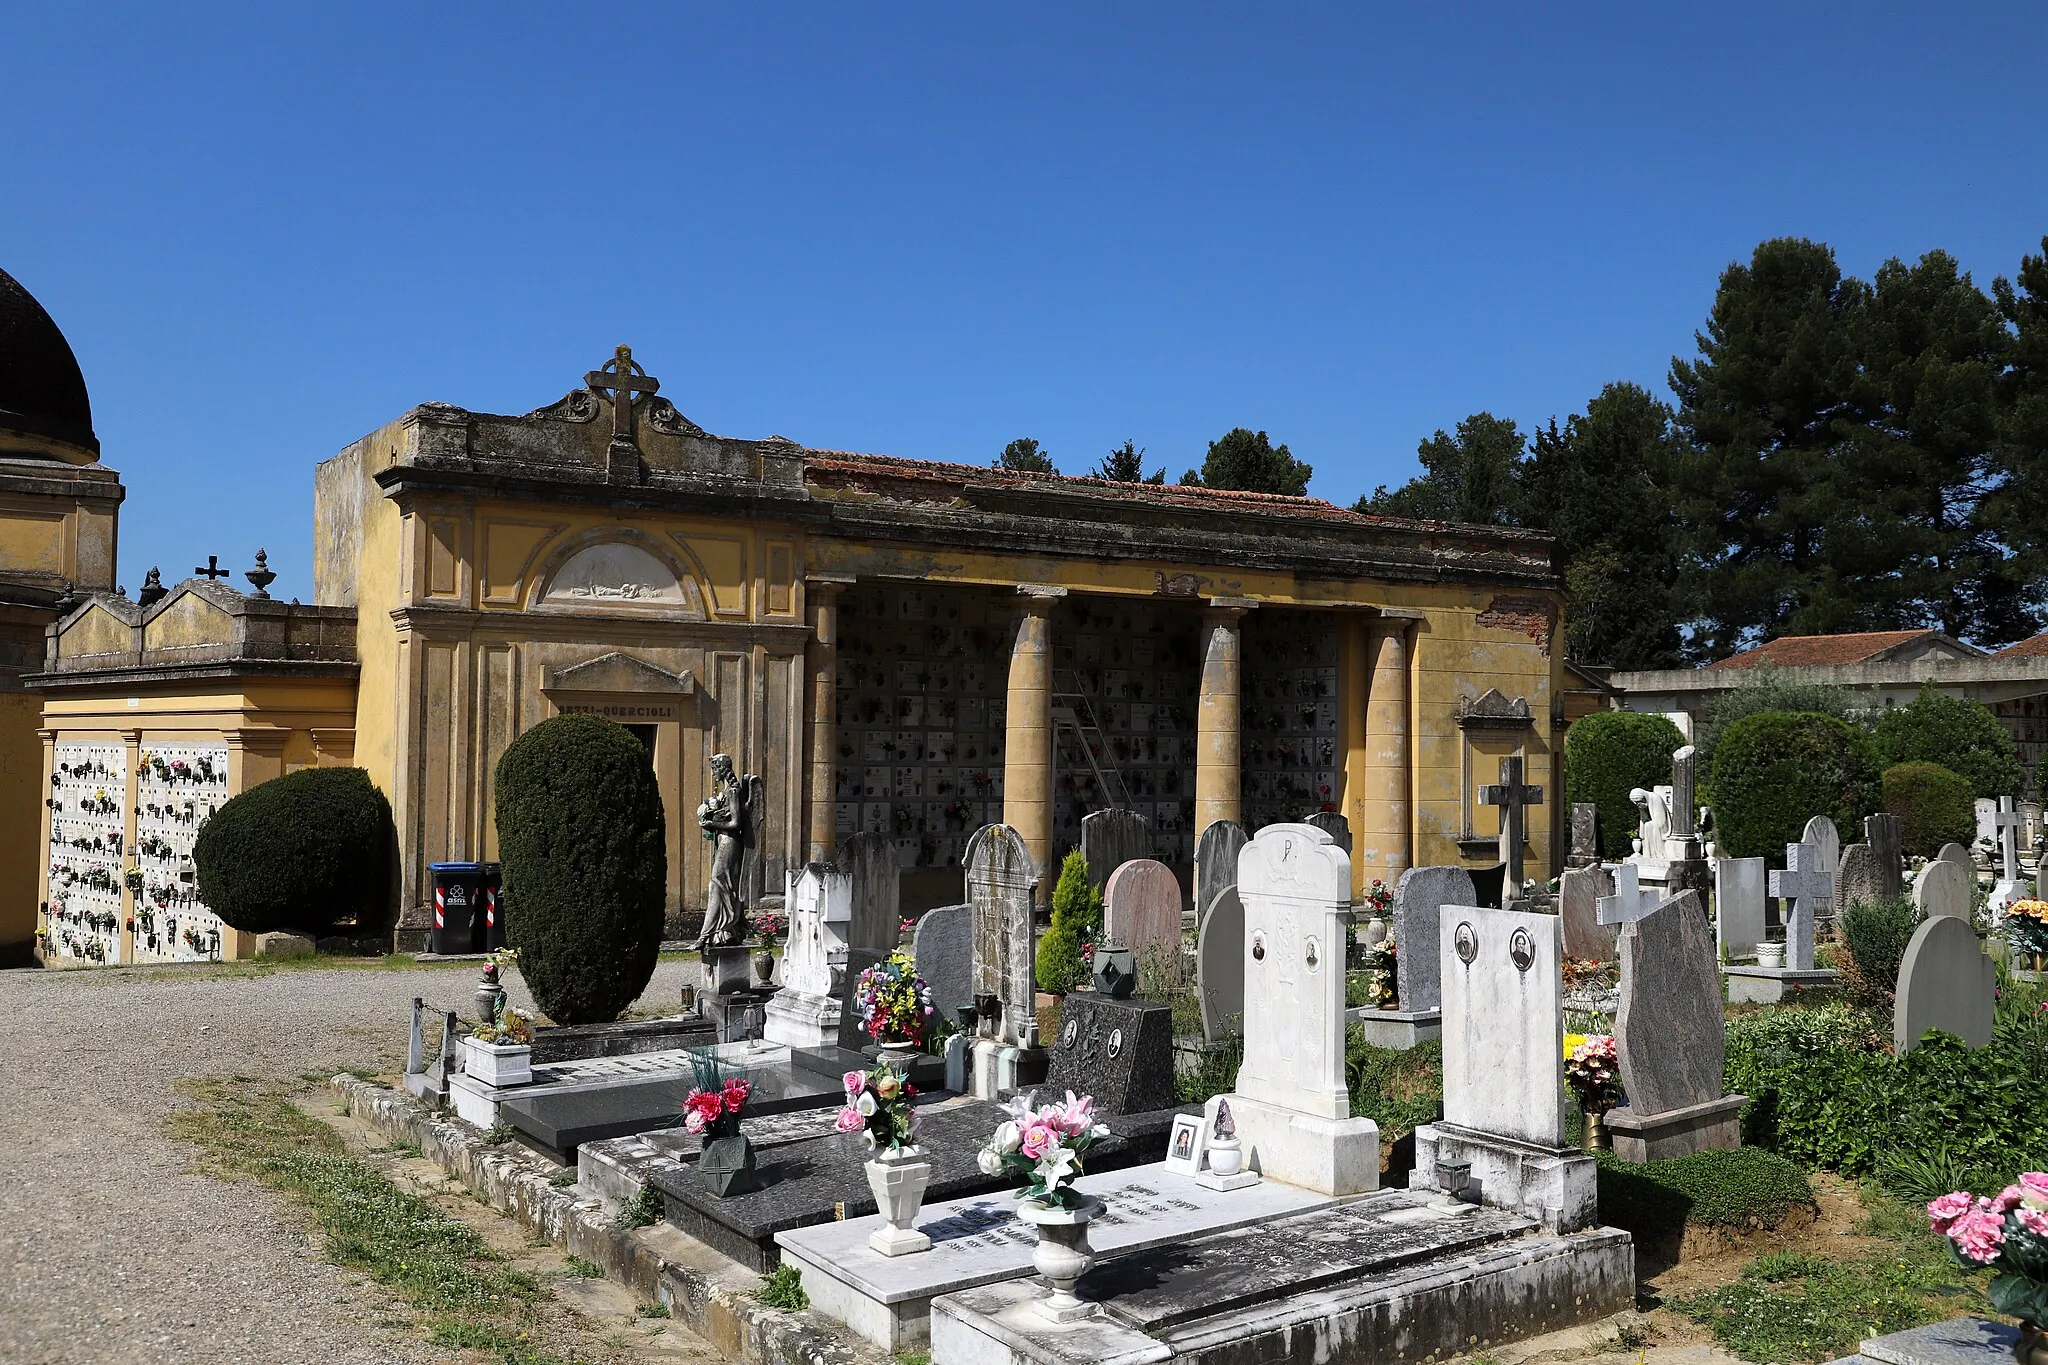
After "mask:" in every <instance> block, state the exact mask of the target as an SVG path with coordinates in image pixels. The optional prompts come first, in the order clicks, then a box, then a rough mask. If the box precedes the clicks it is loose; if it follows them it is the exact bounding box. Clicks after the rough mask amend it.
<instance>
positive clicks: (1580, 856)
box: [1565, 801, 1600, 953]
mask: <svg viewBox="0 0 2048 1365" xmlns="http://www.w3.org/2000/svg"><path fill="white" fill-rule="evenodd" d="M1599 861H1600V807H1599V806H1598V805H1596V804H1594V803H1593V802H1591V801H1574V802H1573V803H1572V851H1571V865H1572V866H1573V867H1591V866H1592V865H1593V864H1595V863H1597V862H1599ZM1565 951H1566V952H1567V953H1569V952H1570V951H1571V949H1569V948H1567V949H1565Z"/></svg>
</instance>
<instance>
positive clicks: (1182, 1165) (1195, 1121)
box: [1161, 1114, 1209, 1176]
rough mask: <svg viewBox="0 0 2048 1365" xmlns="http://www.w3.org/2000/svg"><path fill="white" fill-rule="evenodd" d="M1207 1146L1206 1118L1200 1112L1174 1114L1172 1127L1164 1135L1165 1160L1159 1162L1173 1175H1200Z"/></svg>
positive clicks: (1207, 1128)
mask: <svg viewBox="0 0 2048 1365" xmlns="http://www.w3.org/2000/svg"><path fill="white" fill-rule="evenodd" d="M1208 1148H1209V1124H1208V1120H1207V1119H1206V1118H1204V1117H1203V1116H1202V1115H1200V1114H1175V1115H1174V1116H1173V1129H1172V1131H1170V1132H1169V1133H1167V1135H1166V1160H1165V1161H1164V1162H1163V1163H1161V1164H1163V1165H1164V1166H1165V1167H1166V1169H1167V1170H1169V1171H1171V1172H1173V1173H1174V1174H1175V1175H1185V1176H1196V1175H1200V1174H1201V1173H1202V1157H1203V1156H1204V1155H1205V1154H1206V1153H1207V1151H1208Z"/></svg>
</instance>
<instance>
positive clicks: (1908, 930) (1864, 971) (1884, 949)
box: [1835, 897, 1920, 1005]
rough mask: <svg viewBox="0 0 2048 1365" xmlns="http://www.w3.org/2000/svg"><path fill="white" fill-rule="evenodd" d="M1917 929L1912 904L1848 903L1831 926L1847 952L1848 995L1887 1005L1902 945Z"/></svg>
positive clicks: (1903, 950)
mask: <svg viewBox="0 0 2048 1365" xmlns="http://www.w3.org/2000/svg"><path fill="white" fill-rule="evenodd" d="M1919 927H1920V911H1919V910H1918V909H1916V908H1915V907H1914V905H1913V902H1912V901H1910V900H1907V899H1905V898H1903V897H1901V898H1900V899H1898V900H1890V901H1878V902H1876V903H1875V904H1869V903H1866V902H1864V901H1851V902H1850V903H1849V904H1848V906H1847V907H1846V908H1844V909H1843V911H1842V917H1841V919H1839V920H1838V921H1836V924H1835V936H1836V937H1837V938H1839V939H1840V940H1841V942H1842V946H1843V947H1844V948H1846V949H1848V950H1849V956H1850V958H1851V959H1853V961H1854V964H1855V969H1854V970H1853V971H1851V972H1849V973H1847V976H1848V978H1849V984H1850V986H1851V994H1852V995H1861V996H1865V997H1867V998H1865V999H1863V1000H1862V1001H1861V1002H1860V1003H1863V1004H1867V1005H1888V1004H1890V1003H1891V997H1892V994H1893V992H1895V991H1897V990H1898V988H1899V964H1900V963H1901V962H1903V961H1905V959H1906V945H1907V944H1909V943H1911V942H1912V941H1913V931H1914V930H1915V929H1917V928H1919Z"/></svg>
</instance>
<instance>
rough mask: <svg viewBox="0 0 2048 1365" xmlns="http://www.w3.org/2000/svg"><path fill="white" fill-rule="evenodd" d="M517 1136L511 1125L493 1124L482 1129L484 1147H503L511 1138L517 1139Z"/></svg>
mask: <svg viewBox="0 0 2048 1365" xmlns="http://www.w3.org/2000/svg"><path fill="white" fill-rule="evenodd" d="M518 1135H519V1132H518V1130H517V1129H516V1128H514V1127H513V1126H512V1125H511V1124H509V1123H494V1124H492V1125H491V1126H490V1127H488V1128H486V1129H484V1146H486V1147H503V1146H504V1145H505V1144H506V1143H508V1142H510V1141H511V1140H512V1139H513V1138H515V1137H517V1136H518Z"/></svg>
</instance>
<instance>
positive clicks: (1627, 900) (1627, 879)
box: [1594, 863, 1664, 924]
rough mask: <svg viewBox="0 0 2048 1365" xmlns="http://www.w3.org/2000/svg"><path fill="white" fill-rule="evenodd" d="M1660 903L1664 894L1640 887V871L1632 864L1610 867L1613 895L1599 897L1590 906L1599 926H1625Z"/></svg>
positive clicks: (1647, 887) (1655, 889)
mask: <svg viewBox="0 0 2048 1365" xmlns="http://www.w3.org/2000/svg"><path fill="white" fill-rule="evenodd" d="M1663 903H1664V893H1663V891H1662V890H1661V889H1659V888H1657V887H1654V886H1644V885H1643V884H1642V872H1641V870H1640V869H1639V868H1638V867H1637V866H1636V865H1635V864H1634V863H1616V864H1615V865H1614V894H1613V895H1611V896H1602V897H1600V898H1599V900H1597V901H1595V902H1594V906H1595V909H1596V911H1597V912H1598V915H1599V921H1600V923H1602V924H1626V923H1628V922H1629V921H1630V920H1632V919H1641V918H1642V917H1643V916H1644V915H1647V914H1649V913H1650V912H1651V911H1652V910H1655V909H1656V908H1657V907H1658V906H1660V905H1662V904H1663Z"/></svg>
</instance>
